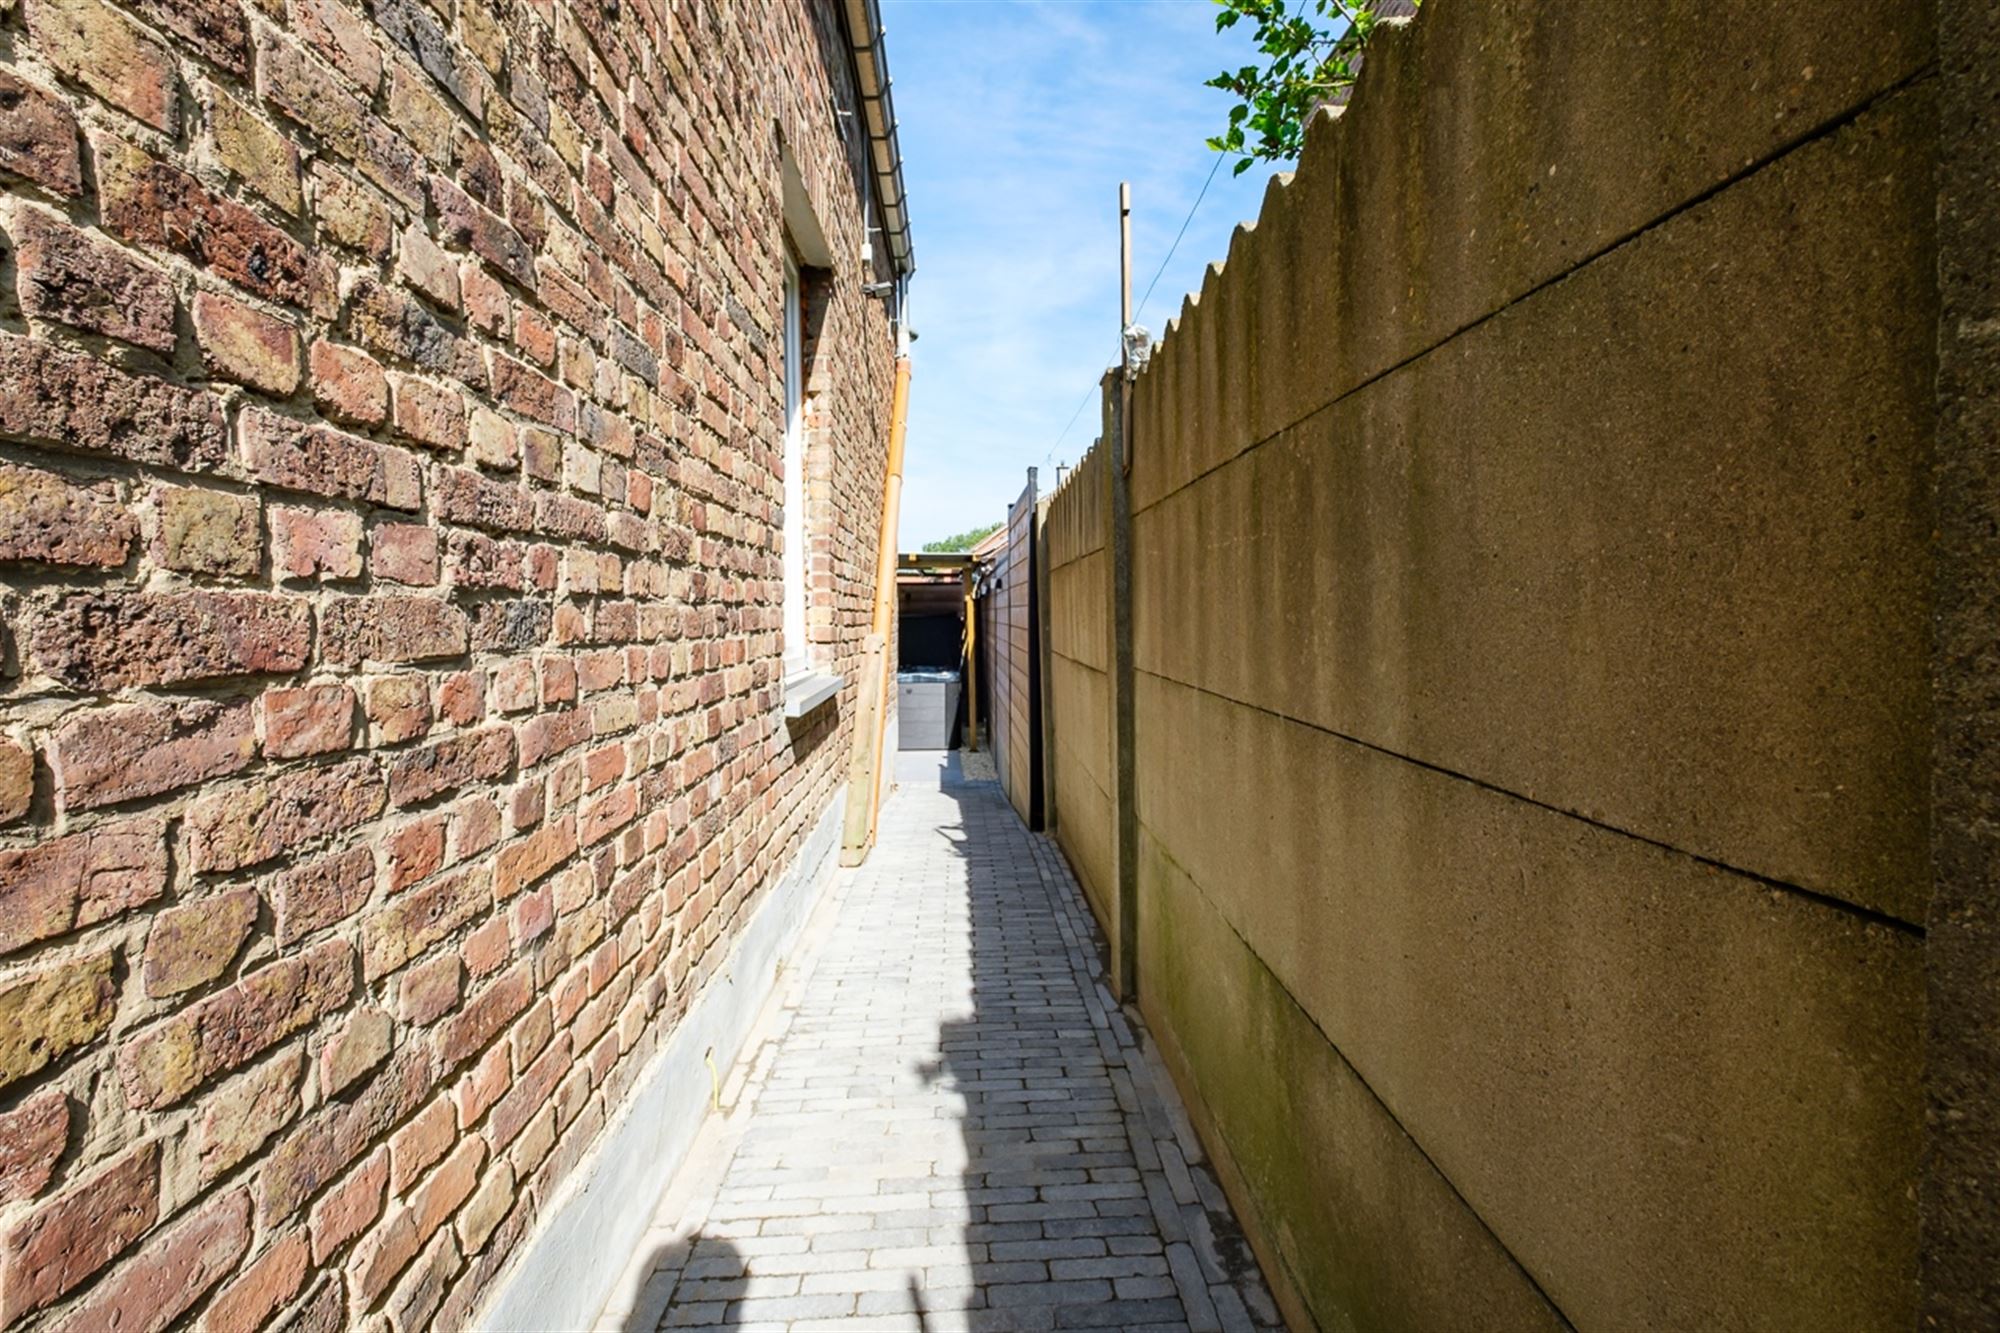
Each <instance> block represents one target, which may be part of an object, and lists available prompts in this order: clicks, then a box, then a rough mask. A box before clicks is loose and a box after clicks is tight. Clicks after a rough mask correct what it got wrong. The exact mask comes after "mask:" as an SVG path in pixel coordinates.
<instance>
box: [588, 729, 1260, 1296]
mask: <svg viewBox="0 0 2000 1333" xmlns="http://www.w3.org/2000/svg"><path fill="white" fill-rule="evenodd" d="M902 758H903V764H904V769H903V772H902V775H901V785H900V786H899V788H898V791H897V793H896V795H895V797H894V798H893V799H892V800H891V801H889V803H888V804H887V805H885V806H884V807H883V812H882V824H881V829H880V834H879V839H878V842H877V845H876V847H875V849H874V851H873V853H872V854H871V855H870V857H869V860H868V862H867V864H865V865H864V866H862V867H860V868H859V869H857V870H855V871H851V872H842V874H841V875H840V876H839V877H838V878H837V879H836V880H835V882H834V883H833V885H832V886H831V887H830V888H829V889H828V893H829V895H831V899H830V902H829V903H828V904H827V906H826V908H825V909H823V911H822V913H821V914H820V915H819V916H818V917H816V918H815V925H814V927H813V928H812V931H811V932H810V933H809V936H808V939H807V941H806V943H805V945H803V946H802V948H801V949H800V951H799V953H798V955H797V956H795V957H794V958H792V959H789V960H788V962H787V968H786V971H785V973H784V975H783V976H782V977H781V981H780V991H781V995H782V1002H781V1003H780V1004H778V1005H777V1006H775V1007H774V1008H773V1010H772V1011H770V1012H769V1013H768V1014H767V1015H766V1018H765V1019H764V1021H763V1025H762V1026H761V1027H760V1030H759V1032H758V1034H757V1035H756V1036H755V1037H753V1038H752V1041H751V1044H750V1053H749V1054H747V1055H746V1058H745V1059H744V1060H743V1061H739V1063H738V1065H737V1067H736V1068H735V1069H734V1070H732V1071H731V1072H730V1075H729V1079H728V1087H729V1089H730V1091H731V1093H732V1099H731V1101H730V1102H729V1103H728V1106H729V1107H731V1108H733V1109H731V1110H730V1118H729V1121H728V1124H729V1126H730V1129H731V1135H732V1137H731V1138H730V1139H729V1142H728V1147H727V1155H726V1156H722V1157H718V1158H717V1159H716V1162H717V1165H716V1167H715V1168H714V1170H715V1173H716V1174H715V1175H714V1176H713V1177H711V1178H708V1179H709V1183H708V1184H707V1185H706V1186H705V1191H706V1192H705V1194H703V1195H698V1196H697V1197H696V1198H695V1199H694V1201H693V1202H692V1203H691V1204H689V1203H687V1202H685V1201H684V1202H683V1203H682V1204H680V1205H677V1207H678V1208H679V1211H677V1212H676V1213H674V1215H672V1216H666V1215H665V1209H664V1206H663V1209H662V1215H661V1216H659V1217H656V1218H655V1219H654V1223H653V1229H652V1230H651V1231H649V1233H648V1235H649V1236H650V1237H652V1242H651V1243H653V1244H657V1243H658V1242H659V1240H660V1239H661V1238H662V1237H664V1236H667V1235H670V1234H671V1235H673V1236H675V1237H676V1238H677V1240H678V1241H679V1243H680V1250H679V1254H680V1255H681V1256H684V1257H682V1258H680V1259H678V1260H677V1262H678V1263H680V1264H681V1265H682V1266H681V1268H680V1269H679V1270H678V1271H666V1272H662V1273H660V1274H657V1275H655V1274H651V1273H650V1272H649V1273H648V1274H645V1275H641V1276H642V1277H643V1278H644V1279H645V1280H646V1281H650V1282H651V1283H652V1284H653V1285H652V1286H650V1287H647V1286H645V1285H644V1283H643V1282H641V1283H638V1284H635V1286H634V1288H633V1289H634V1290H635V1291H641V1292H642V1293H643V1295H644V1300H643V1301H642V1302H640V1304H638V1305H635V1306H632V1307H631V1308H632V1309H635V1310H636V1309H643V1310H644V1311H645V1312H646V1314H645V1321H644V1323H643V1324H641V1325H638V1326H643V1327H651V1326H653V1325H652V1322H651V1321H652V1319H653V1318H654V1316H655V1315H656V1314H657V1312H658V1311H659V1310H660V1308H661V1305H660V1302H661V1301H662V1300H663V1299H664V1300H665V1302H666V1303H665V1307H664V1309H665V1313H664V1316H663V1317H661V1318H660V1322H659V1324H658V1327H661V1328H672V1329H680V1328H698V1327H703V1326H726V1327H733V1328H737V1329H739V1330H742V1329H754V1328H763V1327H771V1328H790V1329H792V1330H795V1331H799V1333H802V1331H803V1330H809V1329H822V1328H823V1329H845V1328H857V1329H861V1328H866V1329H882V1330H888V1329H898V1328H917V1327H921V1328H923V1329H925V1330H926V1331H927V1333H953V1331H954V1330H959V1331H962V1333H981V1331H982V1330H993V1331H994V1333H1006V1331H1008V1330H1020V1331H1021V1333H1050V1331H1051V1330H1057V1329H1100V1328H1102V1329H1111V1328H1116V1329H1132V1330H1144V1329H1150V1330H1154V1331H1155V1333H1168V1331H1169V1330H1176V1331H1178V1333H1194V1331H1195V1330H1214V1329H1217V1328H1222V1327H1226V1328H1227V1329H1229V1330H1230V1331H1231V1333H1234V1330H1236V1329H1239V1328H1244V1329H1255V1330H1267V1329H1272V1328H1276V1327H1278V1326H1279V1324H1278V1319H1277V1312H1276V1310H1275V1308H1274V1307H1273V1306H1272V1303H1271V1300H1270V1296H1269V1293H1268V1292H1267V1290H1266V1289H1265V1287H1264V1284H1263V1280H1262V1277H1261V1275H1260V1274H1258V1272H1257V1271H1256V1267H1255V1261H1254V1259H1252V1258H1250V1257H1249V1249H1248V1247H1247V1246H1246V1245H1244V1244H1243V1243H1242V1241H1241V1235H1240V1232H1239V1231H1238V1229H1237V1227H1236V1224H1235V1221H1234V1219H1233V1218H1231V1217H1230V1216H1229V1215H1228V1211H1227V1204H1226V1202H1224V1201H1223V1198H1222V1194H1221V1191H1220V1190H1219V1189H1218V1188H1217V1187H1216V1185H1215V1182H1214V1180H1213V1178H1212V1176H1211V1174H1210V1172H1209V1169H1208V1167H1207V1166H1206V1165H1205V1163H1204V1162H1203V1160H1202V1157H1201V1153H1200V1146H1199V1144H1198V1142H1195V1141H1193V1140H1192V1138H1191V1134H1192V1131H1191V1130H1190V1129H1189V1128H1188V1121H1187V1118H1186V1116H1185V1114H1184V1113H1183V1112H1182V1109H1181V1107H1180V1103H1179V1101H1178V1099H1177V1097H1176V1095H1175V1091H1174V1089H1173V1087H1172V1085H1171V1083H1170V1082H1168V1081H1167V1080H1166V1079H1165V1077H1164V1075H1163V1073H1162V1072H1161V1071H1160V1068H1159V1066H1158V1064H1157V1061H1156V1060H1155V1059H1154V1058H1153V1057H1152V1056H1150V1055H1149V1054H1148V1046H1147V1043H1148V1041H1149V1038H1148V1037H1147V1036H1146V1034H1145V1032H1144V1029H1143V1026H1142V1025H1140V1024H1139V1023H1138V1020H1137V1019H1136V1018H1135V1017H1134V1016H1132V1015H1129V1014H1127V1013H1125V1012H1124V1011H1122V1010H1119V1009H1118V1008H1117V1007H1116V1006H1115V1005H1113V1004H1112V1002H1111V1000H1110V998H1109V993H1108V990H1107V989H1106V986H1105V981H1104V977H1103V975H1102V965H1101V962H1100V958H1101V954H1100V947H1099V943H1098V939H1097V934H1096V929H1095V925H1094V923H1093V922H1092V920H1091V918H1090V915H1089V909H1088V908H1087V907H1086V906H1085V904H1084V901H1083V898H1082V895H1081V893H1080V892H1079V891H1078V889H1077V887H1076V883H1075V881H1074V879H1073V878H1071V876H1070V874H1069V871H1068V868H1067V866H1065V865H1064V864H1063V861H1062V858H1061V855H1060V853H1058V852H1057V851H1056V849H1055V847H1054V845H1053V844H1052V843H1050V842H1049V841H1048V839H1047V838H1045V837H1043V836H1041V835H1039V834H1034V833H1031V832H1029V831H1028V830H1027V829H1026V828H1025V827H1024V826H1023V825H1022V823H1021V821H1020V820H1019V819H1018V818H1017V817H1016V816H1015V815H1014V812H1013V811H1012V809H1011V808H1010V807H1009V806H1008V805H1007V803H1006V800H1005V797H1004V796H1003V795H1002V794H1001V792H1000V790H999V788H998V786H997V785H995V784H992V783H968V782H963V781H960V780H957V779H956V778H954V777H952V776H951V775H950V773H951V770H947V772H946V775H945V777H944V779H943V780H939V778H938V777H937V776H935V765H933V766H932V769H931V770H930V772H931V773H932V775H931V776H929V777H928V779H927V780H926V779H925V772H926V770H925V769H924V768H923V766H922V765H921V764H915V765H914V766H913V765H912V761H911V757H910V756H907V755H906V756H903V757H902ZM672 1196H673V1191H671V1190H670V1191H669V1197H672ZM636 1262H638V1261H637V1259H636V1258H635V1263H636ZM663 1292H667V1293H669V1294H666V1295H664V1296H663V1294H662V1293H663ZM613 1327H616V1328H618V1329H619V1330H620V1333H624V1330H625V1328H626V1326H625V1325H623V1324H617V1325H613V1324H608V1323H607V1324H603V1325H600V1333H610V1330H611V1329H612V1328H613Z"/></svg>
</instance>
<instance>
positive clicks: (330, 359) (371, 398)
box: [312, 341, 389, 426]
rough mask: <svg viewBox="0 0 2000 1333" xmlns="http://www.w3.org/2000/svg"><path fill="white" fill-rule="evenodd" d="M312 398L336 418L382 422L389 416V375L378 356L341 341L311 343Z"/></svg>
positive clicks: (372, 423)
mask: <svg viewBox="0 0 2000 1333" xmlns="http://www.w3.org/2000/svg"><path fill="white" fill-rule="evenodd" d="M312 391H313V401H315V402H317V403H318V404H319V407H320V410H321V411H322V412H325V413H326V414H327V415H328V416H330V417H332V418H333V419H334V420H336V421H347V422H352V423H353V424H355V425H358V426H379V425H381V424H382V423H383V422H384V421H386V420H388V417H389V377H388V376H387V375H386V374H384V373H383V370H382V367H381V366H380V365H378V364H376V361H375V358H374V357H372V356H370V355H368V353H366V352H363V351H360V350H358V349H356V348H353V347H342V346H341V345H340V344H339V343H330V342H325V341H321V342H316V343H314V344H313V345H312Z"/></svg>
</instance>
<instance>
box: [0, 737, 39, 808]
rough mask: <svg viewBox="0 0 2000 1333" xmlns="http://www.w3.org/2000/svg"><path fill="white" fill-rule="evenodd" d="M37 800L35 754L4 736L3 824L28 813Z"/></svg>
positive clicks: (0, 768)
mask: <svg viewBox="0 0 2000 1333" xmlns="http://www.w3.org/2000/svg"><path fill="white" fill-rule="evenodd" d="M34 800H35V752H34V751H33V750H30V749H29V748H28V747H27V746H25V745H22V744H21V743H19V742H18V741H12V740H8V739H7V738H6V737H4V736H0V824H11V823H12V822H14V821H15V820H17V819H19V818H20V817H21V816H23V815H25V814H27V813H28V809H29V807H30V806H32V805H33V804H34Z"/></svg>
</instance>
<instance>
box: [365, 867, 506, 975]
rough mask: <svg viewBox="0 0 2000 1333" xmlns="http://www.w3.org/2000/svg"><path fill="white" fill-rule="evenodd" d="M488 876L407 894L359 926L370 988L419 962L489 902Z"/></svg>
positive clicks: (449, 880)
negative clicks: (371, 985) (376, 982)
mask: <svg viewBox="0 0 2000 1333" xmlns="http://www.w3.org/2000/svg"><path fill="white" fill-rule="evenodd" d="M492 881H493V875H492V872H491V871H490V870H486V869H483V868H482V869H475V870H468V871H464V872H462V873H460V874H456V875H447V876H446V877H444V878H443V879H438V880H433V881H432V882H431V883H429V884H425V885H422V886H420V887H418V888H414V889H411V890H409V891H408V892H407V893H404V894H402V895H400V896H398V897H396V898H392V899H390V900H389V902H388V903H386V904H384V905H383V906H381V907H378V908H376V909H375V911H374V912H372V913H370V914H369V915H368V917H366V918H365V919H364V920H363V921H362V923H361V970H362V973H363V975H364V976H366V977H367V979H368V980H369V981H370V982H371V983H372V982H374V981H377V980H379V979H381V978H382V977H386V976H388V975H389V974H390V973H391V972H394V971H396V970H397V969H398V968H400V967H402V966H403V965H404V964H406V963H408V962H410V961H411V960H412V959H414V958H417V957H419V956H420V955H422V954H423V953H424V951H425V950H427V949H429V948H430V947H431V946H432V945H433V944H436V943H437V942H438V941H439V940H442V939H444V938H445V937H446V936H447V935H450V934H451V933H452V932H453V931H455V930H457V929H458V928H459V927H460V926H462V925H464V924H465V923H466V922H468V921H470V920H471V919H472V918H473V917H475V916H477V915H478V914H479V912H480V911H481V909H483V908H485V907H486V906H487V905H488V904H490V903H491V902H492V900H493V899H492Z"/></svg>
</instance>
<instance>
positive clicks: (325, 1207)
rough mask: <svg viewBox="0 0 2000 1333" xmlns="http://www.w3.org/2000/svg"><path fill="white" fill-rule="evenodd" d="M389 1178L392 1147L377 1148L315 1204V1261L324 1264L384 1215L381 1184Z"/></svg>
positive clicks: (311, 1220)
mask: <svg viewBox="0 0 2000 1333" xmlns="http://www.w3.org/2000/svg"><path fill="white" fill-rule="evenodd" d="M388 1178H389V1150H388V1149H386V1148H377V1149H376V1150H375V1151H374V1152H372V1153H370V1154H369V1155H368V1158H367V1160H365V1161H364V1162H362V1163H361V1165H360V1166H358V1167H356V1168H354V1170H353V1171H351V1172H349V1173H348V1176H347V1179H345V1180H343V1181H341V1182H340V1183H339V1184H338V1185H336V1186H334V1187H333V1188H332V1189H330V1190H328V1191H327V1192H326V1195H325V1196H324V1197H323V1198H321V1199H320V1200H319V1202H317V1203H315V1204H314V1205H313V1206H312V1213H311V1215H310V1220H309V1223H308V1225H309V1226H310V1227H311V1229H312V1261H313V1263H315V1264H324V1263H325V1262H326V1261H327V1260H328V1259H329V1258H330V1257H332V1255H333V1254H334V1252H335V1251H337V1250H339V1249H340V1247H341V1246H343V1245H345V1244H347V1242H349V1241H350V1240H353V1239H354V1238H355V1237H356V1236H358V1235H360V1234H361V1233H362V1232H364V1231H366V1230H368V1228H369V1227H371V1226H373V1225H374V1224H375V1219H376V1218H378V1217H380V1216H381V1215H382V1187H383V1185H384V1184H385V1183H386V1182H387V1180H388Z"/></svg>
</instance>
